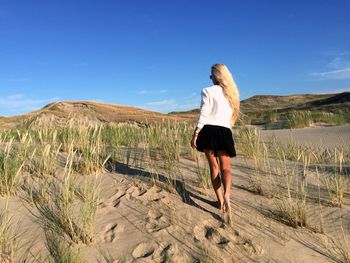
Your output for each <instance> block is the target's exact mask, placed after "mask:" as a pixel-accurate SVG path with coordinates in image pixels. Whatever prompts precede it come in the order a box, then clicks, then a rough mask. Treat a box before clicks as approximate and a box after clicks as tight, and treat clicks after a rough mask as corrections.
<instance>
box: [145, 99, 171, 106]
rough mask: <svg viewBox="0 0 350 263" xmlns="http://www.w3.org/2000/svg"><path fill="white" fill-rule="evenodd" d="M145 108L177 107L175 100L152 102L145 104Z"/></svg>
mask: <svg viewBox="0 0 350 263" xmlns="http://www.w3.org/2000/svg"><path fill="white" fill-rule="evenodd" d="M146 106H157V107H159V106H171V107H174V106H177V103H176V101H175V100H161V101H153V102H148V103H146Z"/></svg>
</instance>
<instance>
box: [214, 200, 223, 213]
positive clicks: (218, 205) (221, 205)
mask: <svg viewBox="0 0 350 263" xmlns="http://www.w3.org/2000/svg"><path fill="white" fill-rule="evenodd" d="M216 207H217V208H218V209H219V210H220V211H223V207H224V201H216Z"/></svg>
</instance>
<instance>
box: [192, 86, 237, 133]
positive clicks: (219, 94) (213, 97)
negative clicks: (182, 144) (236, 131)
mask: <svg viewBox="0 0 350 263" xmlns="http://www.w3.org/2000/svg"><path fill="white" fill-rule="evenodd" d="M201 95H202V101H201V108H200V115H199V119H198V122H197V127H198V128H202V127H203V126H204V125H205V124H210V125H218V126H223V127H227V128H229V129H231V123H230V119H231V116H232V111H233V110H232V108H231V106H230V104H229V102H228V100H227V99H226V97H225V95H224V92H223V90H222V88H221V87H220V86H219V85H214V86H211V87H208V88H204V89H203V90H202V94H201Z"/></svg>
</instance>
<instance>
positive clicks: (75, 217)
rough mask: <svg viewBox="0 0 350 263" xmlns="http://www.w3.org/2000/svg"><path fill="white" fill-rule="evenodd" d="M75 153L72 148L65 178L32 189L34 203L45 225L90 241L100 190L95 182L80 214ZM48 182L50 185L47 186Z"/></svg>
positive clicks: (77, 238)
mask: <svg viewBox="0 0 350 263" xmlns="http://www.w3.org/2000/svg"><path fill="white" fill-rule="evenodd" d="M74 154H75V152H74V151H73V149H72V148H71V150H70V152H69V154H68V156H67V162H66V166H65V170H64V176H63V181H62V182H60V181H58V179H55V178H53V179H52V180H51V181H47V183H45V184H43V185H42V186H44V189H32V190H31V193H32V197H33V199H32V200H33V203H34V205H35V206H36V208H37V209H38V211H39V215H37V218H38V220H39V222H40V223H41V224H42V225H43V227H44V228H46V229H49V230H51V231H55V232H58V233H64V234H66V235H67V236H69V237H70V239H71V240H72V241H73V242H75V243H78V242H79V241H81V242H83V243H84V244H89V243H91V242H92V240H93V236H92V228H93V222H94V218H95V213H96V210H97V203H98V194H97V193H98V191H97V190H96V188H97V187H96V185H95V184H93V185H92V188H93V189H90V190H91V191H87V190H86V195H85V197H86V202H87V203H86V205H84V204H83V205H81V210H80V213H78V214H77V213H75V212H74V211H76V209H75V207H76V206H78V205H79V203H77V202H76V200H75V199H74V191H75V189H76V185H75V181H76V177H75V176H74V174H73V170H72V164H73V157H74ZM47 184H48V185H47Z"/></svg>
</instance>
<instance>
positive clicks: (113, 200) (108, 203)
mask: <svg viewBox="0 0 350 263" xmlns="http://www.w3.org/2000/svg"><path fill="white" fill-rule="evenodd" d="M125 195H126V193H125V192H123V191H119V190H118V192H116V193H115V194H114V195H113V196H111V197H110V198H108V199H107V200H105V201H103V202H101V203H100V206H101V208H106V207H107V208H109V207H114V208H117V207H118V206H119V204H120V201H121V199H122V198H123V197H124V196H125Z"/></svg>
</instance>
